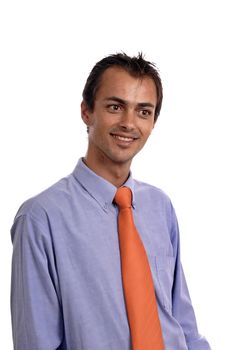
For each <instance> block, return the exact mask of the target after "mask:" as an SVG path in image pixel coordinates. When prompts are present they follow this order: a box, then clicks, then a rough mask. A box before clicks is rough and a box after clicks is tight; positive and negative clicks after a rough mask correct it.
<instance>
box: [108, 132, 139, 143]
mask: <svg viewBox="0 0 234 350" xmlns="http://www.w3.org/2000/svg"><path fill="white" fill-rule="evenodd" d="M110 135H111V136H112V137H113V138H114V139H116V140H118V141H121V142H125V143H131V142H133V141H135V140H136V139H138V137H136V136H135V135H126V134H122V133H110Z"/></svg>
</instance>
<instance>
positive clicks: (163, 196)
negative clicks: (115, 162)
mask: <svg viewBox="0 0 234 350" xmlns="http://www.w3.org/2000/svg"><path fill="white" fill-rule="evenodd" d="M134 190H135V194H136V197H138V196H139V197H142V198H147V199H148V200H153V201H157V202H158V201H159V202H161V203H165V204H167V205H171V199H170V197H169V196H168V195H167V193H166V192H164V191H163V190H162V189H160V188H158V187H156V186H154V185H151V184H148V183H146V182H142V181H139V180H134Z"/></svg>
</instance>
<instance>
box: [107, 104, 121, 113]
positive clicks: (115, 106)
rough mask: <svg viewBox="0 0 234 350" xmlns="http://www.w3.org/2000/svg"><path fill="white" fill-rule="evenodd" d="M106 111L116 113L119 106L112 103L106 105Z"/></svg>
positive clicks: (119, 108)
mask: <svg viewBox="0 0 234 350" xmlns="http://www.w3.org/2000/svg"><path fill="white" fill-rule="evenodd" d="M107 109H108V110H109V111H110V112H112V113H113V112H118V111H120V110H121V106H120V105H118V104H116V103H112V104H109V105H107Z"/></svg>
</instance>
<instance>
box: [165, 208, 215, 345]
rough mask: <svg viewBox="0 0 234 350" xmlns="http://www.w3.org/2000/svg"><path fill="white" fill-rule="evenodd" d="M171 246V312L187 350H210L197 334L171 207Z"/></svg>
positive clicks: (175, 222) (177, 230)
mask: <svg viewBox="0 0 234 350" xmlns="http://www.w3.org/2000/svg"><path fill="white" fill-rule="evenodd" d="M172 245H173V249H174V256H175V257H176V264H175V272H174V284H173V291H172V312H173V316H174V317H175V319H176V320H177V321H178V322H179V324H180V326H181V327H182V329H183V332H184V335H185V339H186V343H187V347H188V350H211V348H210V345H209V343H208V342H207V340H206V339H205V338H204V337H203V336H201V335H200V334H199V333H198V329H197V323H196V318H195V314H194V309H193V306H192V303H191V299H190V295H189V291H188V287H187V283H186V279H185V275H184V271H183V267H182V264H181V260H180V241H179V228H178V222H177V218H176V215H175V212H174V209H173V207H172Z"/></svg>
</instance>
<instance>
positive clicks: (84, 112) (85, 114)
mask: <svg viewBox="0 0 234 350" xmlns="http://www.w3.org/2000/svg"><path fill="white" fill-rule="evenodd" d="M80 109H81V118H82V119H83V122H84V123H85V124H86V125H87V126H90V125H92V112H91V111H90V110H89V107H88V106H87V104H86V103H85V101H82V102H81V105H80Z"/></svg>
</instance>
